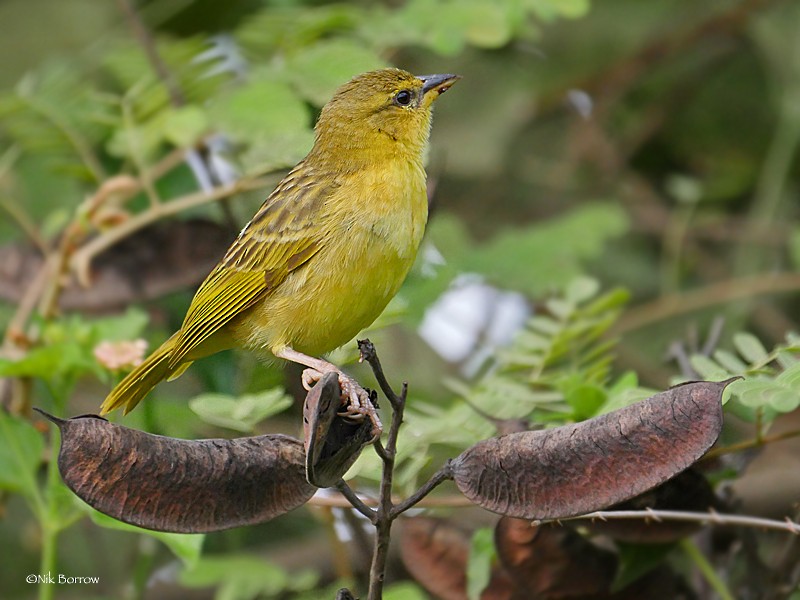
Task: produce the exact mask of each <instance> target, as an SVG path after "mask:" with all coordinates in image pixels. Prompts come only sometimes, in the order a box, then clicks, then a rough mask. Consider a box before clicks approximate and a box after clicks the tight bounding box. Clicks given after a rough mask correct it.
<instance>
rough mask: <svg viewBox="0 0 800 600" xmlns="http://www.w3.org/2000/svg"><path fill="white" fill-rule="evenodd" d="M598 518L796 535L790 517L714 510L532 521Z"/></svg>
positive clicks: (621, 512) (630, 512)
mask: <svg viewBox="0 0 800 600" xmlns="http://www.w3.org/2000/svg"><path fill="white" fill-rule="evenodd" d="M594 519H599V520H601V521H610V520H612V519H634V520H643V521H655V522H661V521H687V522H691V523H701V524H703V525H720V526H728V527H755V528H757V529H770V530H774V531H783V532H788V533H794V534H798V535H800V523H795V522H794V521H791V520H790V519H788V518H787V519H786V520H784V521H778V520H775V519H764V518H761V517H751V516H748V515H731V514H727V513H718V512H716V511H713V510H711V511H708V512H694V511H683V510H655V509H649V508H648V509H646V510H598V511H595V512H591V513H587V514H585V515H580V516H577V517H569V518H566V519H554V520H552V521H536V524H541V523H545V522H558V521H579V520H580V521H586V520H594Z"/></svg>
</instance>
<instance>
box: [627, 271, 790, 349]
mask: <svg viewBox="0 0 800 600" xmlns="http://www.w3.org/2000/svg"><path fill="white" fill-rule="evenodd" d="M798 289H800V274H798V273H778V274H766V275H754V276H751V277H742V278H740V279H729V280H727V281H721V282H719V283H712V284H711V285H708V286H706V287H704V288H698V289H695V290H690V291H687V292H680V293H675V294H669V295H667V296H662V297H661V298H658V299H657V300H654V301H653V302H648V303H647V304H642V305H640V306H637V307H636V308H633V309H631V310H629V311H628V312H627V313H625V314H624V315H623V317H622V318H621V319H620V320H619V322H618V323H617V325H616V326H614V327H613V328H612V333H613V334H616V335H620V334H623V333H627V332H629V331H632V330H636V329H641V328H642V327H646V326H647V325H651V324H653V323H657V322H659V321H664V320H666V319H669V318H672V317H676V316H679V315H683V314H686V313H690V312H694V311H696V310H700V309H703V308H708V307H709V306H715V305H717V304H724V303H727V302H732V301H734V300H743V299H746V298H751V297H753V296H760V295H762V294H778V293H785V292H794V291H797V290H798Z"/></svg>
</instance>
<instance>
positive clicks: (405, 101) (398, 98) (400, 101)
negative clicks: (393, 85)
mask: <svg viewBox="0 0 800 600" xmlns="http://www.w3.org/2000/svg"><path fill="white" fill-rule="evenodd" d="M413 98H414V95H413V94H412V93H411V92H410V91H408V90H400V91H399V92H397V94H395V96H394V101H395V103H396V104H397V105H398V106H408V105H409V104H411V100H412V99H413Z"/></svg>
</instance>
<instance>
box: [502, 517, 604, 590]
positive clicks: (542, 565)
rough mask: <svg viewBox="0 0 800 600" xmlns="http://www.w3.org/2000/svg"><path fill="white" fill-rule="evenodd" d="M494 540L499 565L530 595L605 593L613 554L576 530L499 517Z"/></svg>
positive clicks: (550, 524)
mask: <svg viewBox="0 0 800 600" xmlns="http://www.w3.org/2000/svg"><path fill="white" fill-rule="evenodd" d="M494 542H495V547H496V548H497V556H498V558H499V559H500V564H502V565H503V567H504V568H505V570H506V572H507V573H508V575H509V577H510V578H511V580H512V581H513V582H514V583H515V584H516V585H517V587H518V588H519V589H523V590H526V591H527V592H528V594H529V595H530V597H531V598H562V599H567V598H601V597H607V596H608V593H609V590H610V589H611V583H612V582H613V580H614V573H615V572H616V569H617V557H616V556H615V555H614V554H612V553H611V552H609V551H608V550H604V549H601V548H598V547H597V546H595V545H594V544H592V543H591V542H589V541H588V540H586V539H585V538H584V537H583V536H582V535H581V534H579V533H578V532H577V531H575V530H574V529H571V528H569V527H562V526H558V525H555V524H552V523H545V524H542V525H534V524H532V523H531V522H530V521H526V520H524V519H513V518H511V517H503V518H501V519H500V520H499V521H498V522H497V526H496V527H495V531H494ZM576 573H580V576H579V577H576Z"/></svg>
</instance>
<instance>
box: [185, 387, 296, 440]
mask: <svg viewBox="0 0 800 600" xmlns="http://www.w3.org/2000/svg"><path fill="white" fill-rule="evenodd" d="M291 404H292V399H291V397H290V396H289V395H288V394H287V393H286V392H285V391H284V390H283V388H273V389H271V390H267V391H264V392H261V393H258V394H245V395H243V396H229V395H227V394H213V393H209V394H201V395H200V396H197V397H195V398H193V399H192V400H190V401H189V407H190V408H191V409H192V411H194V413H195V414H197V416H199V417H200V418H201V419H203V421H205V422H206V423H210V424H211V425H217V426H219V427H227V428H228V429H233V430H235V431H243V432H245V433H250V432H252V431H253V429H254V428H255V426H256V424H258V423H260V422H261V421H263V420H264V419H266V418H267V417H270V416H272V415H274V414H277V413H279V412H281V411H283V410H286V409H287V408H288V407H289V406H291Z"/></svg>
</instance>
